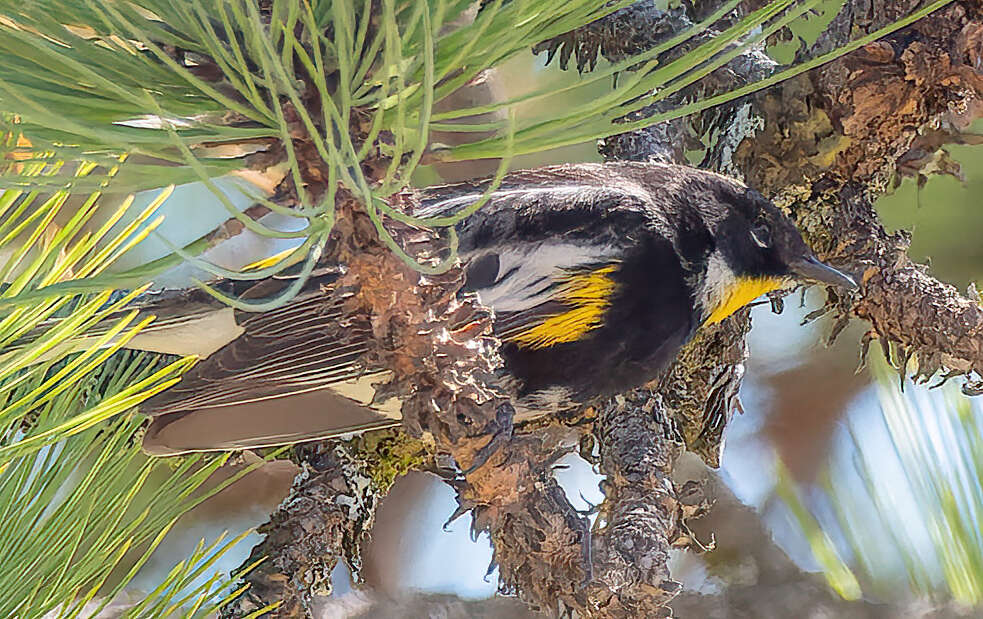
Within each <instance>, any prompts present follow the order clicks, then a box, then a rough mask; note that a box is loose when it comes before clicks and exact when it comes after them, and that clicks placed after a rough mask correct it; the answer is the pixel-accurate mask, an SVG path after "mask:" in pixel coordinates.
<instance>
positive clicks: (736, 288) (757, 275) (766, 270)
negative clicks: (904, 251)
mask: <svg viewBox="0 0 983 619" xmlns="http://www.w3.org/2000/svg"><path fill="white" fill-rule="evenodd" d="M718 190H719V193H718V194H717V196H715V197H716V198H717V200H716V204H717V205H718V208H717V209H715V210H717V212H716V213H714V214H713V215H712V216H711V217H710V219H712V220H713V221H712V223H711V230H712V234H713V236H714V240H715V243H714V245H715V251H714V252H713V254H711V256H710V257H709V260H708V263H707V272H706V276H705V282H704V290H705V300H706V303H705V308H706V312H707V322H708V323H713V322H719V321H720V320H723V318H725V317H727V316H729V315H730V314H731V313H733V312H734V311H736V309H738V308H740V307H742V306H743V305H745V304H747V303H748V302H749V301H751V300H752V299H754V298H757V297H758V296H760V295H762V294H764V293H766V292H770V291H772V290H775V289H777V288H780V287H784V286H787V285H788V284H790V283H793V282H795V281H803V282H816V283H822V284H828V285H831V286H838V287H842V288H846V289H854V288H856V287H857V284H856V282H855V281H854V280H853V278H852V277H850V276H849V275H847V274H845V273H843V272H842V271H839V270H837V269H835V268H833V267H831V266H829V265H827V264H825V263H823V262H821V261H820V260H819V259H818V258H816V256H815V254H814V253H813V252H812V250H811V249H809V247H808V246H807V245H806V244H805V241H803V240H802V235H801V234H800V233H799V230H798V229H797V228H796V227H795V224H793V223H792V221H791V219H789V218H788V217H787V216H786V215H785V214H784V213H783V212H782V211H781V210H780V209H779V208H778V207H777V206H775V205H774V204H773V203H772V202H771V201H770V200H768V199H766V198H765V197H764V196H762V195H761V194H760V193H758V192H757V191H755V190H753V189H749V188H747V187H744V186H742V185H739V184H737V183H733V184H730V183H724V184H721V185H720V186H719V188H718ZM720 207H723V208H720Z"/></svg>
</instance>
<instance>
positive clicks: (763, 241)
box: [751, 223, 771, 248]
mask: <svg viewBox="0 0 983 619" xmlns="http://www.w3.org/2000/svg"><path fill="white" fill-rule="evenodd" d="M751 238H752V239H754V242H755V243H757V244H758V247H764V248H767V247H771V229H770V228H769V227H768V226H767V224H764V223H756V224H754V225H753V226H751Z"/></svg>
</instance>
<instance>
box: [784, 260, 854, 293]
mask: <svg viewBox="0 0 983 619" xmlns="http://www.w3.org/2000/svg"><path fill="white" fill-rule="evenodd" d="M789 268H790V269H791V270H792V273H793V274H795V275H796V276H798V277H801V278H804V279H811V280H813V281H816V282H821V283H823V284H829V285H831V286H839V287H841V288H846V289H847V290H856V289H857V282H855V281H853V278H852V277H850V276H849V275H847V274H846V273H844V272H842V271H839V270H837V269H834V268H833V267H831V266H829V265H828V264H825V263H823V262H820V261H819V259H818V258H816V257H815V256H806V257H805V258H801V259H799V260H796V261H795V262H793V263H791V264H790V265H789Z"/></svg>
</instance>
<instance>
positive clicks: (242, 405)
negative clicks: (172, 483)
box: [141, 286, 398, 454]
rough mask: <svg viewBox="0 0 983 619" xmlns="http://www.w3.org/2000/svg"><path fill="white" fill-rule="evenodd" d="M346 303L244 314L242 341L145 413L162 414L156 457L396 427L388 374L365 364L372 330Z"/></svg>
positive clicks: (299, 303) (332, 293) (153, 446)
mask: <svg viewBox="0 0 983 619" xmlns="http://www.w3.org/2000/svg"><path fill="white" fill-rule="evenodd" d="M345 301H346V297H345V295H344V294H343V293H340V292H339V291H337V290H335V289H333V288H330V287H329V288H325V287H323V286H322V287H318V288H317V289H315V290H310V291H308V292H306V293H303V294H301V295H300V296H299V297H298V298H296V299H294V300H293V301H292V302H291V303H289V304H288V305H286V306H284V307H282V308H279V309H277V310H274V311H270V312H264V313H260V314H244V313H239V314H238V315H237V318H238V323H239V326H240V327H241V328H242V329H243V334H242V335H240V336H239V337H238V338H236V339H235V340H233V341H232V342H230V343H229V344H227V345H225V346H224V347H222V348H221V349H219V350H218V351H217V352H215V353H214V354H212V355H210V356H209V357H208V358H206V359H205V360H203V361H202V362H201V363H199V364H198V365H197V366H195V367H194V368H192V369H191V370H190V371H189V372H188V373H187V374H185V375H184V377H183V378H182V379H181V382H180V383H178V384H177V385H175V386H174V387H172V388H170V389H168V390H166V391H164V392H162V393H160V394H159V395H157V396H155V397H154V398H151V399H150V400H148V401H147V402H145V403H144V404H143V405H141V411H142V412H144V413H146V414H148V415H151V416H153V417H155V419H154V421H153V423H152V424H151V426H150V428H149V429H148V431H147V433H146V435H145V437H144V448H145V449H146V450H147V451H148V452H150V453H155V454H173V453H182V452H186V451H204V450H215V449H235V448H247V447H259V446H270V445H277V444H284V443H288V442H296V441H300V440H312V439H316V438H326V437H329V436H334V435H337V434H343V433H347V432H352V431H358V430H364V429H369V428H374V427H381V426H386V425H393V424H395V423H397V422H398V421H397V420H398V409H392V408H391V407H390V408H388V409H387V407H386V406H384V405H376V404H374V403H373V400H374V391H375V390H374V387H373V385H374V384H375V383H377V382H382V381H383V380H384V376H383V374H382V371H381V370H380V369H379V368H374V367H371V366H370V365H367V359H366V353H367V352H368V342H369V338H370V337H371V328H370V326H369V325H368V324H367V323H366V322H365V321H364V320H357V319H353V318H351V317H350V316H348V315H347V314H346V310H345Z"/></svg>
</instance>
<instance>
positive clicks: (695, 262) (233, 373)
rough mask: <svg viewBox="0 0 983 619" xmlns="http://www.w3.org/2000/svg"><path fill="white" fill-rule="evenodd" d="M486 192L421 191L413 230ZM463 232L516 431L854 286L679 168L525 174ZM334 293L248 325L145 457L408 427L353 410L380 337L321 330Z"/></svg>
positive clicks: (332, 319)
mask: <svg viewBox="0 0 983 619" xmlns="http://www.w3.org/2000/svg"><path fill="white" fill-rule="evenodd" d="M487 182H488V181H481V182H474V183H461V184H457V185H449V186H443V187H433V188H428V189H427V190H424V191H421V192H419V194H418V195H417V196H416V198H417V200H416V201H417V203H418V204H419V207H418V208H417V209H416V212H415V213H414V214H415V215H417V216H421V217H430V216H444V215H449V214H453V213H455V212H458V211H459V210H460V209H462V208H465V207H467V206H469V205H470V204H473V203H474V202H475V201H476V200H477V199H478V198H479V197H480V196H481V194H482V192H483V191H484V190H485V189H486V188H487ZM457 232H458V235H459V239H460V243H459V251H460V255H461V258H462V259H463V260H464V261H465V269H466V271H465V272H466V284H465V290H466V291H469V292H475V293H477V294H478V297H479V299H480V300H481V301H482V302H483V303H484V304H485V305H488V306H489V307H491V308H492V309H493V310H494V311H495V317H496V320H495V332H496V335H498V337H499V338H500V339H501V340H502V349H501V353H502V357H503V359H504V361H505V363H504V367H503V368H502V370H501V375H502V378H503V380H508V381H510V383H511V384H512V385H513V386H514V388H515V391H516V393H517V396H518V397H517V400H516V405H517V409H518V411H519V414H520V415H523V414H533V413H549V412H554V411H557V410H561V409H567V408H571V407H577V406H581V405H583V404H585V403H588V402H590V401H592V400H593V399H595V398H598V397H600V396H606V395H610V394H613V393H617V392H619V391H624V390H627V389H630V388H632V387H637V386H640V385H642V384H644V383H646V382H648V381H650V380H652V379H654V378H657V377H658V376H659V374H660V373H661V372H662V371H663V370H664V369H665V367H666V366H667V365H668V364H669V363H670V362H671V361H672V359H673V358H674V357H675V354H676V352H677V351H678V350H679V348H680V347H681V346H682V345H683V344H685V343H686V342H687V341H688V340H689V339H690V338H691V337H692V335H693V333H694V332H695V331H696V329H698V328H699V326H700V325H701V324H704V323H705V322H716V321H719V320H722V319H723V318H724V317H726V316H727V315H729V314H730V313H732V312H733V311H735V310H736V309H738V308H740V307H741V306H743V305H745V304H746V303H747V302H749V301H750V300H752V299H753V298H755V297H757V296H760V295H761V294H762V293H763V292H766V291H768V290H771V289H774V288H776V287H779V286H782V285H785V284H786V283H787V282H789V281H791V279H792V278H795V277H805V278H809V279H815V280H819V281H824V282H826V283H831V284H838V285H843V286H853V285H854V284H853V282H852V280H851V279H850V278H849V277H847V276H845V275H843V274H841V273H839V272H838V271H836V270H834V269H831V268H830V267H827V266H825V265H823V264H822V263H820V262H818V261H817V260H816V259H815V258H814V257H813V255H812V253H811V252H810V250H809V249H808V248H807V247H806V245H805V243H804V242H803V241H802V238H801V236H800V235H799V233H798V231H797V230H796V229H795V227H794V225H793V224H792V223H791V221H790V220H789V219H788V218H786V217H785V216H784V215H783V214H782V213H781V211H779V209H778V208H776V207H775V206H774V205H773V204H772V203H771V202H769V201H768V200H766V199H765V198H763V197H762V196H761V195H760V194H758V193H757V192H755V191H754V190H752V189H749V188H747V187H745V186H744V185H742V184H741V183H739V182H737V181H735V180H733V179H729V178H727V177H724V176H720V175H717V174H713V173H709V172H705V171H701V170H697V169H694V168H689V167H683V166H675V165H663V164H640V163H619V164H603V165H602V164H581V165H564V166H555V167H549V168H541V169H536V170H524V171H519V172H515V173H512V174H510V175H508V176H507V177H506V178H505V179H504V181H503V182H502V183H501V185H500V186H499V188H498V189H497V190H496V191H495V192H493V193H492V194H491V197H490V199H489V200H488V202H487V203H486V204H485V206H483V207H482V209H481V210H479V211H478V212H477V213H475V214H474V215H472V216H471V217H470V218H468V219H466V220H465V221H463V222H462V223H460V224H459V225H458V226H457ZM331 278H332V276H331V275H330V273H328V274H324V275H321V276H320V281H318V282H316V284H317V285H316V286H313V287H311V288H312V289H311V290H310V291H309V292H307V293H305V294H302V295H301V296H300V297H299V298H298V299H297V300H295V301H294V302H293V303H291V304H290V305H288V306H287V307H284V308H281V309H278V310H275V311H273V312H268V313H266V314H260V315H246V314H238V313H237V315H236V321H237V324H238V327H241V329H240V330H243V331H244V332H243V333H241V334H238V335H237V337H236V338H235V339H233V340H232V341H230V342H229V343H228V344H227V345H226V346H225V347H223V348H222V349H220V350H219V351H217V352H215V353H214V354H213V355H211V356H210V357H208V358H207V359H205V360H204V361H203V362H202V363H200V364H199V365H198V366H197V367H196V368H195V369H194V370H192V372H191V373H189V374H187V375H186V376H185V377H184V379H183V380H182V382H181V383H180V384H179V385H178V386H176V387H175V388H173V389H171V390H168V391H166V392H164V393H162V394H160V395H159V396H157V397H155V398H153V399H152V400H150V401H148V402H147V403H146V404H144V406H143V407H142V409H143V410H144V412H147V413H149V414H151V415H154V416H156V419H155V421H154V423H153V424H152V425H151V428H150V429H149V431H148V433H147V439H146V443H145V444H146V446H147V447H148V449H149V450H150V451H153V452H157V453H170V452H180V451H185V450H193V449H208V448H231V447H250V446H257V445H270V444H276V443H281V442H288V441H294V440H302V439H311V438H320V437H324V436H330V435H333V434H338V433H344V432H348V431H352V430H358V429H365V428H370V427H378V426H381V425H388V424H392V423H394V419H396V418H398V411H388V412H380V411H372V410H370V409H369V408H368V407H365V406H361V405H357V404H356V403H355V402H354V401H353V400H352V399H351V398H356V400H357V399H358V397H359V396H358V395H357V394H356V395H353V393H352V392H351V389H352V387H351V382H352V381H351V379H352V378H353V377H356V376H359V375H363V374H364V373H366V372H368V373H369V374H370V375H371V373H372V368H366V367H363V360H362V358H361V357H360V353H361V352H362V351H363V350H364V347H365V342H366V339H365V338H368V337H369V331H368V330H367V329H365V328H364V325H362V326H360V325H357V324H349V325H348V326H347V328H344V329H339V328H326V327H330V326H331V325H332V324H334V325H338V324H343V323H344V321H346V320H348V321H349V322H351V319H350V318H349V317H346V316H345V315H344V314H343V312H342V311H341V309H340V307H341V306H340V303H338V302H337V300H336V299H335V300H330V301H326V300H325V299H326V297H327V298H330V295H329V294H327V293H326V292H325V291H329V290H331V286H330V282H331ZM325 303H328V305H329V306H328V307H327V308H325ZM314 307H318V308H320V311H314V309H312V308H314ZM346 390H347V391H346ZM299 393H305V394H306V395H305V396H303V400H304V401H303V402H301V400H296V399H295V398H297V397H298V396H297V395H296V394H299ZM291 401H293V403H291ZM363 401H364V402H368V399H366V400H363ZM312 407H313V408H314V409H316V413H312ZM359 411H361V412H359ZM244 420H247V421H244Z"/></svg>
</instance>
